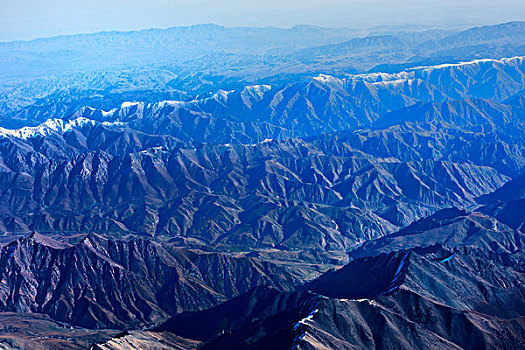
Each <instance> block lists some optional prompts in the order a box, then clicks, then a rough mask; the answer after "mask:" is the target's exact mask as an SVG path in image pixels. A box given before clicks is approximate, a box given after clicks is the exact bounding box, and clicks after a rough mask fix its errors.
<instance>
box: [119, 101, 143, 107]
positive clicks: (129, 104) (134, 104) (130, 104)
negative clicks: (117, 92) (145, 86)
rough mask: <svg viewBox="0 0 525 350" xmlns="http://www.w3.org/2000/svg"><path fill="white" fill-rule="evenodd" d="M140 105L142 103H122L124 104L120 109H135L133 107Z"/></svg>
mask: <svg viewBox="0 0 525 350" xmlns="http://www.w3.org/2000/svg"><path fill="white" fill-rule="evenodd" d="M139 103H140V102H129V101H126V102H122V104H121V105H120V108H129V107H133V106H136V105H138V104H139Z"/></svg>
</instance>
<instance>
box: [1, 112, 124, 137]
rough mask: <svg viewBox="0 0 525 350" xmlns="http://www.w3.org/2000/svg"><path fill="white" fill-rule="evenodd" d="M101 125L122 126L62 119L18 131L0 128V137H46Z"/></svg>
mask: <svg viewBox="0 0 525 350" xmlns="http://www.w3.org/2000/svg"><path fill="white" fill-rule="evenodd" d="M95 124H101V125H105V126H109V125H122V123H118V122H117V123H112V122H102V123H100V122H97V121H95V120H92V119H88V118H84V117H79V118H76V119H71V120H64V119H56V118H52V119H48V120H46V121H45V122H43V123H42V124H40V125H38V126H24V127H22V128H20V129H6V128H2V127H0V137H14V138H18V139H24V140H26V139H30V138H34V137H37V136H46V135H50V134H53V133H57V134H64V133H67V132H70V131H72V130H73V129H80V128H82V127H83V126H85V125H95Z"/></svg>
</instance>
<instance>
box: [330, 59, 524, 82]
mask: <svg viewBox="0 0 525 350" xmlns="http://www.w3.org/2000/svg"><path fill="white" fill-rule="evenodd" d="M523 60H525V57H524V56H516V57H509V58H502V59H477V60H472V61H467V62H458V63H444V64H439V65H435V66H419V67H413V68H409V69H407V70H406V71H402V72H398V73H381V72H379V73H365V74H350V75H348V76H347V77H346V78H345V80H346V81H355V80H357V81H364V82H367V83H372V84H378V83H381V85H388V84H400V83H401V82H402V81H404V80H405V81H406V80H413V79H415V78H416V77H418V76H419V75H418V73H419V72H429V71H433V70H439V69H446V68H454V67H464V66H475V65H479V64H480V63H494V64H509V63H517V64H521V63H522V62H523ZM323 79H324V80H326V79H327V77H323Z"/></svg>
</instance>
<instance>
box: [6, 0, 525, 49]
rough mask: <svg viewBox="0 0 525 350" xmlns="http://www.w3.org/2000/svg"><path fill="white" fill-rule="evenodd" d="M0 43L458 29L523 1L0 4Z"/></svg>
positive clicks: (20, 0)
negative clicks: (141, 35) (167, 30)
mask: <svg viewBox="0 0 525 350" xmlns="http://www.w3.org/2000/svg"><path fill="white" fill-rule="evenodd" d="M0 1H1V2H2V4H1V5H0V41H9V40H19V39H23V40H27V39H32V38H37V37H44V36H52V35H57V34H74V33H86V32H95V31H101V30H132V29H142V28H151V27H170V26H177V25H190V24H198V23H216V24H223V25H227V26H279V27H291V26H293V25H296V24H317V25H323V26H346V27H356V28H362V27H371V26H375V25H383V24H391V25H395V24H405V23H414V24H427V25H430V26H440V27H445V26H465V25H477V24H492V23H500V22H506V21H512V20H525V0H432V1H431V0H391V1H386V0H280V1H278V0H258V1H255V0H219V1H217V0H148V1H143V0H142V1H139V0H84V1H78V0H0Z"/></svg>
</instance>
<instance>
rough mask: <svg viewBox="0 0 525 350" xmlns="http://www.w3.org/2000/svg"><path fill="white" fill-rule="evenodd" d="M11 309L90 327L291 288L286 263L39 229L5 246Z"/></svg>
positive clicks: (144, 321) (5, 294) (5, 288)
mask: <svg viewBox="0 0 525 350" xmlns="http://www.w3.org/2000/svg"><path fill="white" fill-rule="evenodd" d="M0 256H1V258H0V261H1V268H0V271H1V272H0V274H1V276H2V281H3V283H2V286H1V288H0V293H1V300H2V302H1V305H0V308H1V309H2V310H3V311H16V312H38V313H43V314H47V315H50V316H51V317H52V318H53V319H56V320H59V321H63V322H67V323H70V324H74V325H78V326H83V327H87V328H120V329H122V328H130V327H138V326H141V325H148V324H154V323H156V322H160V321H162V320H163V319H165V318H167V317H168V316H169V315H173V314H175V313H177V312H180V311H182V310H196V309H201V308H204V307H209V306H212V305H215V304H217V303H219V302H221V301H224V300H226V299H228V298H231V297H233V296H235V295H238V294H240V293H242V292H245V291H247V290H249V289H250V288H253V287H254V286H257V285H263V284H267V285H270V286H275V287H278V288H280V289H287V288H291V287H292V286H293V284H294V279H293V278H292V277H291V276H290V275H289V274H288V273H287V272H286V271H285V270H283V269H282V268H279V267H277V266H275V265H272V264H271V263H267V262H261V261H258V260H255V259H250V258H237V259H236V258H229V257H226V256H222V255H220V254H196V253H192V252H188V251H183V250H174V249H167V248H164V247H163V246H162V245H160V244H158V243H154V242H151V241H148V240H141V239H131V240H127V241H124V240H122V241H112V240H106V239H103V238H101V237H98V236H95V235H89V236H86V237H85V238H84V239H83V240H82V241H80V242H79V243H77V244H75V245H73V246H69V245H64V244H60V243H58V242H56V241H53V240H51V239H49V238H46V237H45V236H41V235H39V234H33V235H31V236H30V237H27V238H21V239H18V240H16V241H14V242H12V243H10V244H8V245H6V246H4V247H2V248H1V250H0Z"/></svg>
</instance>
